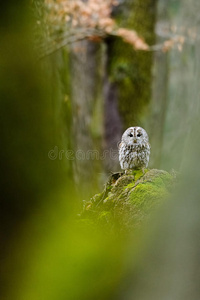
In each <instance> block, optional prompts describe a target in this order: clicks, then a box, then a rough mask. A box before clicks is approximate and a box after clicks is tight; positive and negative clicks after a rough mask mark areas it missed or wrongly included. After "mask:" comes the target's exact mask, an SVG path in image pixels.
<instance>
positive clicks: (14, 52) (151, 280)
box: [0, 0, 200, 300]
mask: <svg viewBox="0 0 200 300" xmlns="http://www.w3.org/2000/svg"><path fill="white" fill-rule="evenodd" d="M199 11H200V4H199V3H198V1H195V0H190V1H186V0H183V1H180V0H179V1H178V0H168V1H164V0H157V1H156V0H146V1H144V0H134V1H130V0H124V1H118V2H117V1H111V0H108V1H98V0H88V1H76V0H74V1H51V0H48V1H31V3H29V6H27V3H26V2H25V1H22V0H21V1H18V2H17V3H16V2H15V1H11V2H10V3H4V4H3V9H2V11H1V18H0V24H1V25H2V26H1V27H0V28H1V29H0V31H1V34H0V41H1V43H0V44H1V45H2V47H1V48H0V65H1V71H0V78H1V87H0V98H1V118H0V121H1V126H0V128H1V138H2V141H1V142H2V147H1V170H2V178H1V187H2V192H1V195H2V197H1V201H0V203H1V229H0V234H1V241H2V243H1V253H2V256H1V257H2V259H1V262H2V264H1V282H2V289H1V294H2V297H1V299H19V300H22V299H34V300H35V299H43V300H45V299H48V300H51V299H59V300H60V299H116V298H117V299H118V298H119V299H132V297H133V296H134V295H137V299H151V298H152V299H154V300H155V299H161V298H162V299H164V298H163V297H164V296H165V298H166V299H179V298H180V299H184V297H185V299H188V298H191V299H199V286H198V283H197V282H196V280H194V278H198V276H197V274H198V272H199V271H198V270H199V268H197V266H198V264H199V258H198V251H197V249H199V247H198V244H197V243H198V241H199V238H198V237H199V227H200V222H199V201H198V195H199V184H198V170H199V159H198V156H199V153H200V151H199V146H200V143H199V103H200V99H199V96H200V94H199V73H200V56H199V50H200V44H199V36H200V28H199V26H200V25H199ZM129 126H141V127H144V128H145V129H146V131H147V132H148V134H149V138H150V143H151V159H150V168H158V169H164V170H167V171H170V170H171V169H174V170H176V171H179V172H181V173H182V174H183V177H184V178H183V182H184V184H183V187H184V188H182V189H181V192H180V193H181V196H180V195H177V197H176V200H174V202H173V204H172V202H169V204H168V207H167V208H166V210H165V212H161V213H160V214H161V215H162V217H161V219H163V220H160V219H159V218H158V219H157V221H156V222H157V223H156V224H157V226H155V227H156V228H157V230H158V232H157V233H155V231H154V234H153V236H151V238H150V240H151V241H150V242H145V243H144V242H143V239H142V238H140V237H138V236H137V235H136V236H135V235H134V236H133V237H132V239H131V242H130V240H129V242H128V243H127V242H125V241H124V237H123V238H122V237H121V236H120V237H119V236H115V235H111V236H110V235H108V236H106V235H105V232H104V231H101V230H100V229H97V228H96V229H95V230H94V228H88V232H85V229H84V228H82V226H80V224H77V222H76V220H75V219H76V218H75V216H76V215H77V212H78V211H79V209H80V207H81V201H82V200H83V199H88V198H89V197H90V196H91V195H93V194H94V193H95V192H97V191H99V190H101V189H102V187H103V184H104V183H105V181H106V178H107V176H108V174H109V173H110V172H114V171H118V170H119V169H120V168H119V162H118V155H117V151H118V150H117V149H118V148H117V147H118V143H119V141H120V138H121V134H122V133H123V131H124V130H125V129H126V128H127V127H129ZM184 180H185V181H184ZM188 200H190V201H188ZM170 205H171V206H170ZM152 223H153V222H152ZM158 224H159V225H158ZM83 227H84V226H83ZM174 229H176V230H174ZM93 230H94V231H93ZM152 230H153V229H152ZM154 230H155V228H154ZM172 232H173V234H172ZM142 235H143V233H142ZM147 240H148V239H147ZM138 249H139V250H138ZM174 249H175V250H174ZM173 250H174V251H173ZM138 253H140V255H139V254H138ZM158 254H159V257H158ZM108 265H109V268H108ZM160 266H162V267H163V268H162V271H161V269H160ZM184 266H185V267H184ZM144 274H145V278H144V276H143V275H144ZM158 274H160V275H159V276H158ZM172 274H173V276H172ZM158 277H159V278H158ZM141 278H142V279H141ZM155 278H156V280H155ZM166 278H167V280H165V279H166ZM143 280H144V282H143ZM185 283H187V284H185ZM141 285H142V286H145V288H144V289H143V288H142V289H141ZM155 286H156V288H153V287H155ZM141 291H142V292H141ZM188 295H189V296H188Z"/></svg>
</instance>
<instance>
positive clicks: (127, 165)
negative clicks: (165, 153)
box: [119, 142, 150, 170]
mask: <svg viewBox="0 0 200 300" xmlns="http://www.w3.org/2000/svg"><path fill="white" fill-rule="evenodd" d="M149 155H150V144H149V143H148V142H143V143H141V144H126V143H124V142H121V143H120V144H119V161H120V165H121V168H122V169H123V170H126V169H134V168H135V169H137V168H144V167H147V166H148V163H149Z"/></svg>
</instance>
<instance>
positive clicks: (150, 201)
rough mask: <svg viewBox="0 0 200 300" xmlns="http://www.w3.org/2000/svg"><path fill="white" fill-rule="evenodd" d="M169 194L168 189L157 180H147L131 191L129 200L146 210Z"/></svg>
mask: <svg viewBox="0 0 200 300" xmlns="http://www.w3.org/2000/svg"><path fill="white" fill-rule="evenodd" d="M167 195H168V192H167V189H166V188H165V187H164V186H163V185H161V184H160V182H159V184H157V183H155V182H147V183H141V184H138V185H137V186H136V187H135V188H134V191H132V192H131V193H130V198H129V201H130V203H131V204H133V205H134V206H135V207H137V208H142V209H143V210H144V211H147V210H149V209H150V208H152V206H155V204H157V203H159V202H160V201H161V200H162V199H163V198H164V197H166V196H167Z"/></svg>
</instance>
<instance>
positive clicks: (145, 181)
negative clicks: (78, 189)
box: [83, 169, 175, 230]
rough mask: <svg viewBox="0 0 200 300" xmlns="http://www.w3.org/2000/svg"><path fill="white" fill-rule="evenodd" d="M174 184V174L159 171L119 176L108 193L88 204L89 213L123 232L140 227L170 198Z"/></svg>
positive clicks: (106, 190)
mask: <svg viewBox="0 0 200 300" xmlns="http://www.w3.org/2000/svg"><path fill="white" fill-rule="evenodd" d="M174 181H175V178H174V177H173V175H171V174H169V173H168V172H166V171H163V170H156V169H152V170H147V169H146V170H145V174H143V172H142V170H133V171H130V174H122V173H115V174H113V175H111V177H110V178H109V180H108V182H107V184H106V186H105V189H104V191H103V192H102V193H101V194H98V195H95V196H94V197H93V198H92V199H91V200H90V201H89V202H87V203H86V205H85V212H86V213H87V214H88V213H89V214H90V217H92V218H93V219H94V220H96V222H98V223H100V224H102V225H105V224H107V225H108V224H109V225H110V226H111V228H113V224H116V223H117V224H119V226H120V230H121V229H122V228H125V229H126V228H132V226H138V225H139V224H141V223H142V222H143V221H144V219H146V218H147V217H148V216H149V215H150V213H151V211H152V209H154V208H155V207H157V206H158V204H159V203H161V202H163V200H164V199H166V197H167V196H168V195H169V193H170V191H171V188H172V186H173V184H174ZM83 217H85V218H86V217H88V216H87V215H86V216H83ZM107 225H106V226H107Z"/></svg>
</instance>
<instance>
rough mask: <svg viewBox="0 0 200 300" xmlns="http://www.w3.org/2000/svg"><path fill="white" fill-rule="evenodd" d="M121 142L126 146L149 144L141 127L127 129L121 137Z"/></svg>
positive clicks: (146, 135)
mask: <svg viewBox="0 0 200 300" xmlns="http://www.w3.org/2000/svg"><path fill="white" fill-rule="evenodd" d="M122 142H124V143H126V144H127V145H140V144H143V143H146V142H149V137H148V134H147V133H146V131H145V130H144V129H143V128H142V127H129V128H128V129H126V131H125V132H124V133H123V135H122Z"/></svg>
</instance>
